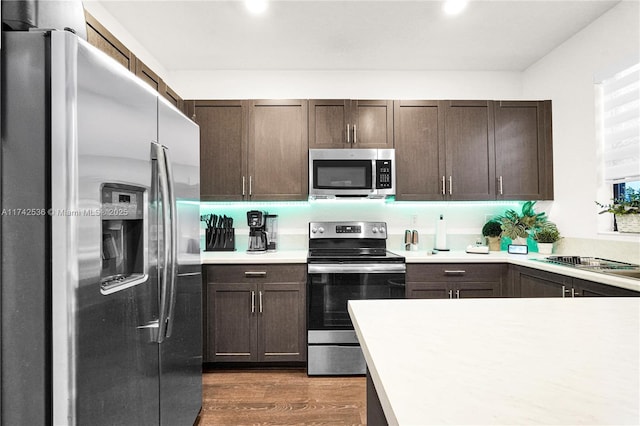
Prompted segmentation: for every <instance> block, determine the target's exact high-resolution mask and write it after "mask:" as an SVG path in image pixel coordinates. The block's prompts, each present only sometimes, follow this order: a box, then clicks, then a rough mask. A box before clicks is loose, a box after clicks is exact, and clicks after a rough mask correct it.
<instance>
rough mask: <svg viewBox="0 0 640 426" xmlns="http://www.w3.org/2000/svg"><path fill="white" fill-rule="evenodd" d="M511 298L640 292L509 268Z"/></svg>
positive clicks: (554, 274)
mask: <svg viewBox="0 0 640 426" xmlns="http://www.w3.org/2000/svg"><path fill="white" fill-rule="evenodd" d="M510 273H511V280H512V287H511V289H512V292H513V293H512V294H509V296H512V297H638V296H640V292H637V291H633V290H628V289H625V288H620V287H615V286H611V285H607V284H601V283H597V282H594V281H587V280H582V279H578V278H573V277H569V276H567V275H561V274H556V273H552V272H547V271H540V270H538V269H534V268H527V267H523V266H511V270H510Z"/></svg>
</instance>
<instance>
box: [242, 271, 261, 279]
mask: <svg viewBox="0 0 640 426" xmlns="http://www.w3.org/2000/svg"><path fill="white" fill-rule="evenodd" d="M244 276H245V277H247V278H260V277H266V276H267V271H245V272H244Z"/></svg>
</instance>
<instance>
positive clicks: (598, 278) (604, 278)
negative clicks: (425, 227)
mask: <svg viewBox="0 0 640 426" xmlns="http://www.w3.org/2000/svg"><path fill="white" fill-rule="evenodd" d="M392 252H394V253H395V254H398V255H401V256H404V257H405V259H406V263H407V265H411V264H438V263H482V264H490V263H506V264H510V265H517V266H523V267H527V268H532V269H537V270H541V271H547V272H551V273H556V274H560V275H566V276H568V277H572V278H578V279H583V280H586V281H594V282H597V283H601V284H606V285H611V286H614V287H619V288H624V289H627V290H633V291H638V292H640V280H635V279H633V278H624V277H619V276H615V275H609V274H605V273H601V272H593V271H586V270H582V269H576V268H571V267H567V266H561V265H554V264H550V263H544V262H540V261H538V260H536V259H541V258H544V257H546V255H540V254H538V253H530V254H528V255H518V254H509V253H507V252H504V251H500V252H490V253H489V254H470V253H466V252H464V251H451V252H447V253H438V254H430V253H428V252H403V251H397V250H396V251H393V250H392ZM307 253H308V251H307V249H304V250H279V251H276V252H267V253H261V254H247V253H246V252H244V251H234V252H201V255H200V260H201V263H202V265H229V264H238V265H247V264H279V263H281V264H284V263H291V264H306V263H307Z"/></svg>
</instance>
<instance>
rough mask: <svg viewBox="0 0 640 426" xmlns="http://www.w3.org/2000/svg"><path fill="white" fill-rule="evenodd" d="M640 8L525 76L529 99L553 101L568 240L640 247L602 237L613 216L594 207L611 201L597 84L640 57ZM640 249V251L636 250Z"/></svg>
mask: <svg viewBox="0 0 640 426" xmlns="http://www.w3.org/2000/svg"><path fill="white" fill-rule="evenodd" d="M639 9H640V2H638V1H637V0H636V1H623V2H621V3H620V4H618V5H617V6H616V7H614V8H613V9H611V10H609V11H608V12H607V13H606V14H604V15H603V16H602V17H600V18H599V19H597V20H596V21H594V22H593V23H592V24H590V25H589V26H588V27H586V28H585V29H584V30H582V31H580V32H579V33H578V34H576V35H575V36H573V37H572V38H571V39H569V40H568V41H566V42H565V43H563V44H562V45H560V46H558V47H557V48H556V49H554V50H553V51H552V52H550V53H549V54H547V55H546V56H545V57H543V58H542V59H541V60H540V61H538V62H537V63H536V64H534V65H533V66H531V67H529V69H527V70H526V71H525V72H524V73H523V95H524V97H531V98H545V99H551V100H552V101H553V145H554V175H555V176H554V177H555V188H554V190H555V202H554V203H553V206H552V207H551V211H550V213H551V216H552V217H553V218H554V219H555V220H556V221H557V223H558V226H559V228H560V229H561V230H562V231H563V234H564V235H566V236H571V237H575V238H586V239H614V240H615V239H617V240H619V241H631V242H636V243H637V242H638V241H639V239H638V238H637V237H619V236H614V235H612V234H606V233H603V232H601V233H598V220H599V219H601V220H604V221H605V222H607V224H604V225H601V227H602V229H601V230H604V227H607V225H608V223H609V222H610V221H611V220H612V218H611V215H609V214H606V215H600V216H599V215H597V214H596V212H597V211H598V208H597V206H596V205H595V203H594V201H595V200H599V201H600V202H605V201H608V199H609V198H610V197H611V193H610V189H609V185H603V184H602V171H601V167H602V166H601V164H602V162H601V157H600V155H599V154H600V151H601V147H600V141H599V140H598V139H599V138H597V137H596V134H597V133H598V129H597V127H596V107H595V103H596V90H595V88H594V78H595V76H597V75H601V74H602V72H604V71H606V70H610V69H612V67H613V68H615V67H616V65H617V64H621V63H625V62H628V60H629V59H633V58H636V59H637V58H638V57H639V53H640V10H639ZM636 247H637V246H636Z"/></svg>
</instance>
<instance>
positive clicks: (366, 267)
mask: <svg viewBox="0 0 640 426" xmlns="http://www.w3.org/2000/svg"><path fill="white" fill-rule="evenodd" d="M406 272H407V266H406V265H405V264H404V263H358V264H348V263H331V264H325V263H311V264H308V265H307V273H309V274H404V273H406Z"/></svg>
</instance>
